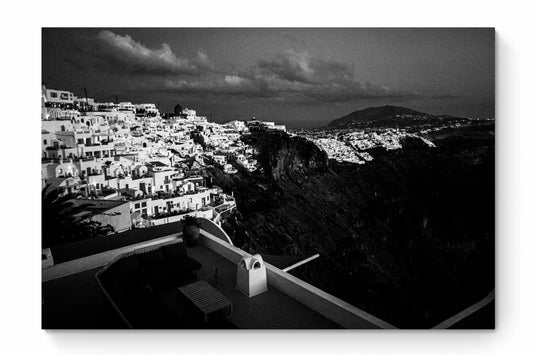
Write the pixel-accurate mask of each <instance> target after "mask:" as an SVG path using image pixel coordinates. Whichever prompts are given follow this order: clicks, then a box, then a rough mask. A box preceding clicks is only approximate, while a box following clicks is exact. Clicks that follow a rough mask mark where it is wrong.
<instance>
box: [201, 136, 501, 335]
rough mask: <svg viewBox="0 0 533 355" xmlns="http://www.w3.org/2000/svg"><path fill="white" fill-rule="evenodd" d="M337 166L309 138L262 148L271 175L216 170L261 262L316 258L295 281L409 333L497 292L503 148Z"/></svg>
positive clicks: (489, 139) (475, 143)
mask: <svg viewBox="0 0 533 355" xmlns="http://www.w3.org/2000/svg"><path fill="white" fill-rule="evenodd" d="M435 139H436V143H437V148H428V147H427V146H425V144H423V143H421V142H420V141H419V140H418V139H410V140H407V141H404V142H402V144H403V146H404V149H401V150H395V151H389V152H386V151H375V152H373V153H372V155H373V156H374V157H375V158H376V159H375V160H374V161H373V162H371V163H369V164H365V165H363V166H359V165H354V164H344V163H337V162H334V161H328V160H327V157H326V156H325V153H324V152H322V151H320V150H319V149H318V148H317V147H316V146H315V145H314V144H312V143H311V142H308V141H306V140H305V139H302V138H294V137H292V138H291V137H289V136H286V135H265V136H256V137H252V138H251V141H250V143H251V144H253V145H254V146H255V147H256V148H257V149H258V151H259V154H258V161H259V162H260V163H261V165H262V166H263V171H262V172H259V171H258V172H256V173H254V174H249V173H246V172H241V173H238V174H236V175H233V176H227V175H224V174H222V173H221V172H220V171H218V170H217V169H211V170H210V171H209V174H210V175H211V177H212V178H213V183H215V184H217V185H219V186H222V187H223V188H224V189H225V190H226V191H228V192H230V191H233V192H234V194H235V197H236V199H237V203H238V207H239V212H238V213H236V214H234V215H233V216H231V217H230V218H229V219H228V220H227V221H226V223H225V224H224V228H225V229H226V230H227V231H228V232H229V233H230V235H231V236H232V238H233V240H234V243H235V244H236V245H238V246H240V247H242V248H243V249H246V250H248V251H250V252H259V253H265V254H292V255H302V254H313V253H320V255H321V256H320V258H319V259H317V260H315V261H313V262H311V263H309V264H307V265H306V266H303V267H301V268H299V269H297V270H296V271H295V272H294V274H295V275H296V276H298V277H300V278H302V279H304V280H306V281H308V282H310V283H312V284H314V285H316V286H317V287H320V288H322V289H324V290H325V291H327V292H330V293H332V294H334V295H336V296H337V297H340V298H341V299H344V300H346V301H347V302H349V303H351V304H353V305H355V306H357V307H360V308H362V309H364V310H366V311H368V312H370V313H372V314H374V315H376V316H378V317H381V318H383V319H384V320H386V321H389V322H391V323H392V324H394V325H396V326H399V327H431V326H433V325H436V324H437V323H439V322H440V321H442V320H444V319H445V318H447V317H449V316H451V315H453V314H455V313H457V312H459V311H461V310H462V309H463V308H465V307H467V306H469V305H470V304H472V303H475V302H477V301H478V300H479V299H481V298H483V297H484V296H485V295H486V294H487V293H488V292H489V291H490V290H492V288H493V287H494V264H493V263H494V137H493V136H490V135H489V134H487V132H466V133H465V132H456V133H453V132H451V133H446V134H441V136H440V137H435Z"/></svg>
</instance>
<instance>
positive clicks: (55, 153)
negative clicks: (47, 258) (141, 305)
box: [41, 85, 286, 232]
mask: <svg viewBox="0 0 533 355" xmlns="http://www.w3.org/2000/svg"><path fill="white" fill-rule="evenodd" d="M41 120H42V122H41V123H42V132H41V145H42V162H41V172H42V174H41V179H42V187H43V189H44V188H47V189H49V190H56V191H58V192H59V193H60V194H61V195H68V196H71V197H72V199H73V201H74V202H75V203H76V204H78V205H79V204H87V205H88V206H90V208H87V211H84V213H81V214H80V218H90V219H91V220H93V221H97V222H99V223H101V224H102V225H108V226H111V227H112V229H113V231H114V232H122V231H125V230H128V229H131V228H143V227H149V226H154V225H159V224H165V223H170V222H175V221H178V220H180V219H182V218H184V217H185V216H186V215H195V216H197V217H205V218H208V219H211V220H213V221H214V222H215V223H220V219H221V217H222V216H223V215H224V213H226V212H228V211H231V210H232V209H234V208H235V207H236V203H235V199H234V198H233V197H232V196H231V194H230V193H225V192H224V191H222V189H221V188H220V187H217V186H213V185H212V184H211V182H210V181H208V178H207V177H206V175H205V174H204V172H205V169H206V168H207V167H209V166H215V167H217V168H219V169H220V170H221V171H223V172H224V173H225V174H235V173H236V172H237V168H236V167H242V168H243V169H246V170H248V171H250V172H253V171H255V170H256V169H257V168H258V167H257V160H255V158H254V149H253V148H252V147H251V146H249V145H246V144H245V143H243V142H242V141H241V140H240V137H241V135H243V134H250V133H253V132H261V131H271V130H274V131H285V130H286V129H285V126H283V125H276V124H275V123H274V122H264V121H259V120H255V119H252V120H250V121H248V122H244V121H231V122H228V123H225V124H218V123H214V122H208V120H207V118H206V117H203V116H198V115H197V114H196V111H195V110H192V109H188V108H181V106H179V105H177V106H176V108H175V109H174V113H172V114H161V113H160V112H159V110H158V108H157V107H156V105H155V104H153V103H140V104H133V103H131V102H120V103H109V102H106V103H99V102H95V100H93V99H91V98H87V97H84V98H80V97H76V96H75V95H74V94H73V93H71V92H68V91H60V90H53V89H48V88H46V87H45V86H44V85H43V88H42V117H41Z"/></svg>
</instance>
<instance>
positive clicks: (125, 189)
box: [41, 28, 495, 329]
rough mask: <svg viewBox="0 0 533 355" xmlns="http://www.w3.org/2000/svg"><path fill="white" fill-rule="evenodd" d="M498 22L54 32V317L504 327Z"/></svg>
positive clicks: (180, 324)
mask: <svg viewBox="0 0 533 355" xmlns="http://www.w3.org/2000/svg"><path fill="white" fill-rule="evenodd" d="M494 53H495V32H494V29H493V28H43V29H42V78H41V81H42V86H41V93H42V95H41V129H42V131H41V148H42V149H41V158H42V161H41V183H42V191H41V194H42V206H41V207H42V254H41V259H42V305H41V308H42V327H43V329H342V328H344V329H346V328H347V329H397V328H399V329H406V328H409V329H492V328H494V327H495V312H494V309H495V293H494V287H495V222H494V220H495V192H494V188H495V153H494V152H495V117H494V116H495V112H494V106H495V96H494V85H495V82H494V80H495V79H494V69H495V63H494Z"/></svg>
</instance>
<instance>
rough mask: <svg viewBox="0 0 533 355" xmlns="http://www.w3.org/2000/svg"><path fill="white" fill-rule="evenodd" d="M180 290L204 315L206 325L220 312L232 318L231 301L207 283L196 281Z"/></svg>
mask: <svg viewBox="0 0 533 355" xmlns="http://www.w3.org/2000/svg"><path fill="white" fill-rule="evenodd" d="M179 290H180V292H181V293H182V294H183V295H184V296H185V297H186V298H187V299H188V300H190V301H191V302H192V303H193V304H194V305H195V306H196V307H197V308H198V309H199V310H200V311H201V312H202V313H203V314H204V321H205V323H207V321H208V316H209V315H210V314H212V313H215V312H218V311H222V312H223V313H224V312H225V313H226V318H229V317H231V313H232V310H233V309H232V304H231V301H230V300H229V299H227V298H226V296H224V295H223V294H221V293H220V292H218V291H217V290H216V289H215V288H214V287H212V286H211V285H210V284H208V283H207V282H205V281H203V280H201V281H196V282H193V283H191V284H188V285H185V286H181V287H180V288H179Z"/></svg>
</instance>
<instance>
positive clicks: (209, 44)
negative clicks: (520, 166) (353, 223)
mask: <svg viewBox="0 0 533 355" xmlns="http://www.w3.org/2000/svg"><path fill="white" fill-rule="evenodd" d="M494 67H495V63H494V30H493V29H492V28H478V29H467V28H438V29H430V28H43V30H42V83H43V84H44V85H46V87H47V88H51V89H59V90H68V91H72V92H74V94H75V95H78V96H83V95H84V88H86V89H87V91H88V96H89V97H92V98H94V99H96V100H97V101H101V102H110V101H115V99H116V97H118V101H131V102H134V103H141V102H148V103H156V104H158V105H159V108H160V111H161V112H172V110H173V107H174V106H175V105H176V104H180V105H181V106H182V107H188V108H191V109H195V110H196V111H197V114H198V115H204V116H208V118H209V119H210V120H213V121H215V122H220V123H223V122H228V121H231V120H234V119H239V120H248V119H250V118H251V117H256V118H257V119H261V120H271V121H276V122H277V123H280V124H286V125H287V127H289V128H310V127H320V126H325V125H326V124H327V123H329V122H330V121H332V120H334V119H336V118H339V117H342V116H344V115H346V114H348V113H350V112H352V111H355V110H360V109H364V108H367V107H372V106H381V105H387V104H389V105H397V106H405V107H409V108H412V109H415V110H419V111H423V112H427V113H433V114H449V115H455V116H461V117H494V90H495V79H494Z"/></svg>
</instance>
